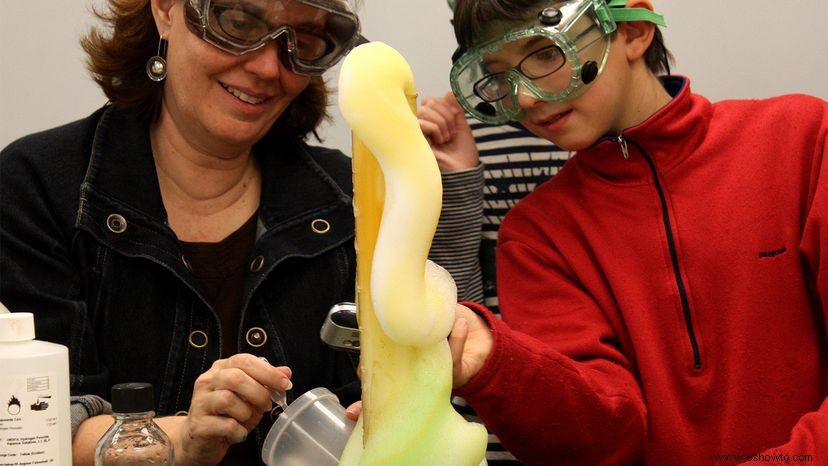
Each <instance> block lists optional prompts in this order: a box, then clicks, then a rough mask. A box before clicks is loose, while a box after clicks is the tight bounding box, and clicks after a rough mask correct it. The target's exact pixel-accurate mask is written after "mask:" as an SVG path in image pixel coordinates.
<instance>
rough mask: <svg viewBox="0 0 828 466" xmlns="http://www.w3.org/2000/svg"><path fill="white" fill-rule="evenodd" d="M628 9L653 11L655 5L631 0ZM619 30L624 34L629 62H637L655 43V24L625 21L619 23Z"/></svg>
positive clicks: (645, 0) (646, 1)
mask: <svg viewBox="0 0 828 466" xmlns="http://www.w3.org/2000/svg"><path fill="white" fill-rule="evenodd" d="M627 8H646V9H647V10H650V11H653V4H652V3H650V2H649V1H648V0H629V1H628V2H627ZM618 29H620V30H621V31H623V33H624V47H625V49H626V51H627V59H628V60H629V61H634V60H637V59H639V58H641V57H643V56H644V53H645V52H646V51H647V49H648V48H649V47H650V44H651V43H652V42H653V36H654V35H655V24H653V23H651V22H649V21H624V22H620V23H618Z"/></svg>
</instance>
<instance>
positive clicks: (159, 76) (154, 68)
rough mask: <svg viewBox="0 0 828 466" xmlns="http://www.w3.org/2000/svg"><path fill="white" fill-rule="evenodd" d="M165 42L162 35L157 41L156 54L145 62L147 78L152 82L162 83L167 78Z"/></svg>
mask: <svg viewBox="0 0 828 466" xmlns="http://www.w3.org/2000/svg"><path fill="white" fill-rule="evenodd" d="M166 56H167V41H166V40H164V36H163V35H162V36H161V38H160V39H158V52H156V54H155V56H153V57H150V59H149V60H147V76H149V78H150V79H152V80H153V81H156V82H157V81H163V80H164V78H166V77H167V60H166V59H165V58H164V57H166Z"/></svg>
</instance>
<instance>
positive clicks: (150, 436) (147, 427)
mask: <svg viewBox="0 0 828 466" xmlns="http://www.w3.org/2000/svg"><path fill="white" fill-rule="evenodd" d="M154 409H155V401H154V399H153V390H152V385H151V384H148V383H121V384H117V385H113V386H112V416H113V417H114V418H115V423H114V424H112V425H111V426H110V427H109V429H108V430H107V431H106V433H104V435H103V437H101V439H100V440H98V444H97V445H96V447H95V466H149V465H152V466H172V465H174V464H175V461H174V454H173V445H172V442H170V439H169V437H167V434H165V433H164V431H163V430H161V428H160V427H158V424H156V423H155V421H153V417H154V416H155V411H154Z"/></svg>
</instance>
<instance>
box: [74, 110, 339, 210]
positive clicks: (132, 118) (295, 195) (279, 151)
mask: <svg viewBox="0 0 828 466" xmlns="http://www.w3.org/2000/svg"><path fill="white" fill-rule="evenodd" d="M253 153H254V154H256V155H257V157H258V159H259V162H260V166H261V168H262V194H261V196H262V197H261V199H262V202H261V206H262V207H261V210H260V216H261V218H262V220H263V221H264V222H265V224H266V225H267V226H269V227H272V226H276V225H278V224H279V223H281V222H284V221H289V220H290V219H291V218H295V217H297V216H302V215H303V214H305V213H308V212H313V211H316V210H324V209H326V208H329V207H330V206H331V205H332V204H339V203H346V204H347V203H349V202H350V195H349V194H348V193H345V192H344V191H343V190H342V189H341V188H340V187H339V186H338V185H337V184H336V182H335V181H334V180H332V179H331V178H330V177H329V176H328V175H327V174H326V173H325V171H324V170H323V169H322V168H321V167H320V166H319V165H318V164H316V163H315V162H314V160H313V157H312V156H311V154H310V153H309V150H308V147H307V146H306V145H304V144H303V143H301V142H298V141H294V142H286V141H284V140H277V139H276V138H275V137H265V138H264V139H263V140H262V141H260V142H259V143H257V144H256V145H255V146H254V148H253ZM83 189H84V191H89V190H92V191H95V192H96V193H97V194H98V195H101V196H104V197H107V198H109V199H111V200H112V201H114V202H117V203H119V204H121V205H123V207H125V208H128V209H131V210H134V211H137V212H141V213H142V214H144V215H146V216H147V217H148V218H150V219H153V220H154V221H156V222H159V223H165V222H166V218H167V215H166V211H165V209H164V204H163V201H162V199H161V191H160V188H159V186H158V176H157V173H156V171H155V162H154V161H153V158H152V149H151V147H150V138H149V126H148V125H147V124H146V123H144V122H142V121H140V120H139V119H138V118H137V117H136V115H135V114H134V113H133V112H131V111H128V110H124V109H120V108H118V107H116V106H115V105H111V106H109V107H108V108H107V109H106V111H105V112H104V113H103V115H102V117H101V119H100V121H99V123H98V127H97V130H96V133H95V138H94V142H93V147H92V154H91V159H90V163H89V169H88V171H87V174H86V178H85V180H84V188H83Z"/></svg>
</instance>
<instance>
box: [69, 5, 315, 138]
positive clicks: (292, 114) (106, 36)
mask: <svg viewBox="0 0 828 466" xmlns="http://www.w3.org/2000/svg"><path fill="white" fill-rule="evenodd" d="M183 1H187V0H183ZM94 14H95V16H97V17H98V18H99V19H100V20H101V21H102V22H103V23H104V25H103V26H101V27H93V28H92V29H90V31H89V33H88V34H87V35H86V36H85V37H83V38H82V39H81V47H83V50H84V51H85V52H86V54H87V68H88V69H89V71H90V72H91V73H92V78H93V79H94V80H95V82H96V83H98V85H99V86H101V89H103V92H104V94H105V95H106V97H107V98H108V99H109V100H110V101H111V102H113V103H115V104H117V105H121V106H124V107H132V108H135V109H136V110H137V111H138V113H139V114H140V115H141V117H142V118H143V119H145V120H146V121H155V120H156V119H157V118H158V115H159V114H160V111H161V97H162V94H163V89H164V87H163V81H161V82H155V81H153V80H151V79H149V77H148V76H147V72H146V65H147V60H149V58H150V57H152V56H153V55H155V54H156V53H157V51H158V41H159V39H160V37H159V34H158V29H157V28H156V27H155V20H154V19H153V16H152V10H151V8H150V0H109V1H108V7H107V8H106V9H105V10H100V9H95V10H94ZM327 106H328V89H327V87H326V86H325V82H324V80H323V79H322V77H313V78H311V81H310V84H309V85H308V87H307V88H305V90H304V91H302V93H301V94H299V95H298V96H297V97H296V98H295V99H294V100H293V102H291V104H290V105H289V106H288V108H287V109H285V111H284V112H283V113H282V115H281V116H280V117H279V119H278V120H276V123H274V125H273V128H272V130H271V131H274V132H276V133H277V134H278V135H280V136H284V137H295V138H299V139H305V138H306V137H307V135H308V134H310V133H312V132H314V130H315V129H316V127H317V126H318V125H319V123H321V122H322V120H324V119H326V118H328V114H327Z"/></svg>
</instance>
